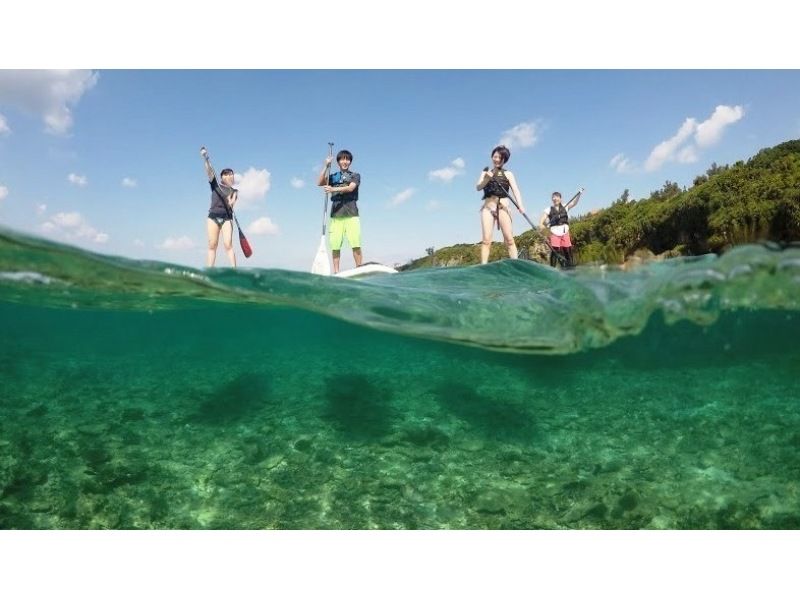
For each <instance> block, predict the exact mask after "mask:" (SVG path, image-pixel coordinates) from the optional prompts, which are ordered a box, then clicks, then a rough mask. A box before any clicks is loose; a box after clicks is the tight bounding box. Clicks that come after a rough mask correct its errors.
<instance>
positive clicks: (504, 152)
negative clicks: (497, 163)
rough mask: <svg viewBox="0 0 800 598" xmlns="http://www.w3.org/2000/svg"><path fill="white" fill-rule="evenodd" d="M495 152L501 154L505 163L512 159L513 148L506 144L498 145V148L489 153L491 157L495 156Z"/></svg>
mask: <svg viewBox="0 0 800 598" xmlns="http://www.w3.org/2000/svg"><path fill="white" fill-rule="evenodd" d="M495 153H498V154H500V157H501V158H503V164H505V163H506V162H508V161H509V159H511V150H510V149H508V148H507V147H506V146H505V145H498V146H497V147H496V148H494V149H493V150H492V153H491V154H489V157H491V156H494V155H495Z"/></svg>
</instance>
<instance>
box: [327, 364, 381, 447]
mask: <svg viewBox="0 0 800 598" xmlns="http://www.w3.org/2000/svg"><path fill="white" fill-rule="evenodd" d="M325 398H326V399H327V401H328V405H327V408H326V409H325V410H324V411H323V414H322V418H323V419H324V420H326V421H328V422H330V423H331V424H332V425H333V426H334V427H335V428H336V429H337V430H338V431H339V432H340V433H342V434H343V435H345V436H348V437H349V438H351V439H353V440H362V441H369V440H376V439H378V438H381V437H384V436H386V435H387V434H389V433H390V432H391V429H392V421H393V420H394V410H393V409H392V407H391V406H390V401H391V392H390V391H389V390H388V389H385V388H381V387H379V386H378V385H377V384H375V383H373V382H372V381H370V380H369V378H367V377H366V376H362V375H360V374H344V375H342V376H336V377H333V378H329V379H328V381H327V382H326V390H325Z"/></svg>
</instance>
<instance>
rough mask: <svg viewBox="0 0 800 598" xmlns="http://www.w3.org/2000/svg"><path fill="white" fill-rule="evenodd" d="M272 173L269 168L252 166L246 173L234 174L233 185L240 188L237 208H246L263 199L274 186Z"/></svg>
mask: <svg viewBox="0 0 800 598" xmlns="http://www.w3.org/2000/svg"><path fill="white" fill-rule="evenodd" d="M271 179H272V175H271V174H270V172H269V171H268V170H267V169H265V168H264V169H261V170H256V169H255V168H253V167H252V166H251V167H250V168H248V169H247V170H246V171H245V172H244V174H239V173H238V172H237V173H236V174H235V175H234V183H233V186H234V187H236V188H237V189H238V190H239V200H238V202H237V203H236V207H237V208H246V207H248V206H249V205H250V204H254V203H256V202H257V201H258V200H260V199H263V198H264V196H265V195H266V194H267V191H269V189H270V187H271V186H272V183H271Z"/></svg>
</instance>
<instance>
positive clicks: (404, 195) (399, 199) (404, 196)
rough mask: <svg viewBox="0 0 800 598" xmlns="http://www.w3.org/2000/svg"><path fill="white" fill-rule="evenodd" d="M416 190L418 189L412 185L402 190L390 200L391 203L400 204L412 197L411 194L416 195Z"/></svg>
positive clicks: (392, 204)
mask: <svg viewBox="0 0 800 598" xmlns="http://www.w3.org/2000/svg"><path fill="white" fill-rule="evenodd" d="M415 191H416V189H414V188H411V187H409V188H408V189H405V190H403V191H401V192H400V193H398V194H397V195H395V196H394V197H392V199H390V200H389V205H391V206H399V205H400V204H403V203H405V202H407V201H408V200H409V199H410V198H411V196H412V195H414V193H415Z"/></svg>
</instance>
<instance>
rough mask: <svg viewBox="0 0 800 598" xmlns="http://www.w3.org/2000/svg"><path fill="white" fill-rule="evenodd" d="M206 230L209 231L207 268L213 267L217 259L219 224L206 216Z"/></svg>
mask: <svg viewBox="0 0 800 598" xmlns="http://www.w3.org/2000/svg"><path fill="white" fill-rule="evenodd" d="M206 231H207V232H208V253H207V254H206V268H213V267H214V262H215V261H216V260H217V245H218V244H219V226H217V223H216V222H214V221H213V220H211V218H206Z"/></svg>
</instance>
